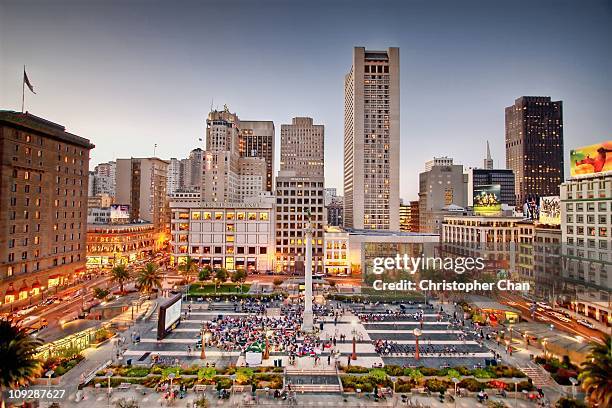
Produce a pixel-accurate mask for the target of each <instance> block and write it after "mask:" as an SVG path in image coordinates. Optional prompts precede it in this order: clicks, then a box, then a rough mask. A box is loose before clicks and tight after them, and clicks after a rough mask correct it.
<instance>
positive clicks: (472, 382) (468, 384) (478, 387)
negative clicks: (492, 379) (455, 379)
mask: <svg viewBox="0 0 612 408" xmlns="http://www.w3.org/2000/svg"><path fill="white" fill-rule="evenodd" d="M457 387H458V388H465V389H466V390H468V391H470V392H479V391H482V390H484V389H485V387H486V384H484V383H481V382H480V381H478V380H476V379H474V378H464V379H463V380H461V381H459V383H457Z"/></svg>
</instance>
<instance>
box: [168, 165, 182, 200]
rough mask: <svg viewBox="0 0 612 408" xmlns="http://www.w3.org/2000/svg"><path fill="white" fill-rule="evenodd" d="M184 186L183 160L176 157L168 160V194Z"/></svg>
mask: <svg viewBox="0 0 612 408" xmlns="http://www.w3.org/2000/svg"><path fill="white" fill-rule="evenodd" d="M181 188H182V185H181V161H180V160H179V159H177V158H175V157H173V158H171V159H170V160H169V161H168V178H167V182H166V194H168V195H169V196H170V195H173V194H174V193H175V192H176V191H178V190H180V189H181Z"/></svg>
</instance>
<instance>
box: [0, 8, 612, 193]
mask: <svg viewBox="0 0 612 408" xmlns="http://www.w3.org/2000/svg"><path fill="white" fill-rule="evenodd" d="M611 4H612V2H610V1H605V0H604V1H589V0H583V1H562V0H554V1H533V0H527V1H523V0H515V1H511V2H501V1H490V0H486V1H456V0H452V1H436V0H426V1H425V0H424V1H410V0H403V1H368V2H363V3H362V2H359V1H313V0H304V1H288V0H281V1H272V0H270V1H258V0H248V1H214V2H213V1H210V2H187V1H176V2H168V1H165V2H161V1H135V0H133V1H130V0H124V1H116V0H115V1H113V0H111V1H108V0H105V1H96V0H90V1H64V0H54V1H49V0H39V1H30V0H0V108H2V109H14V110H19V109H20V107H21V70H22V66H23V65H24V64H25V65H27V69H28V74H29V76H30V79H31V81H32V83H33V84H34V86H35V87H36V91H37V93H38V94H37V95H31V94H26V109H27V110H29V111H30V112H32V113H34V114H37V115H39V116H43V117H45V118H48V119H50V120H53V121H56V122H58V123H62V124H64V125H66V127H67V128H68V130H69V131H71V132H74V133H77V134H79V135H82V136H84V137H87V138H89V139H91V140H92V141H93V143H95V144H96V149H95V150H94V151H93V152H92V161H91V167H92V168H93V166H94V165H95V164H97V163H99V162H103V161H108V160H111V159H114V158H116V157H129V156H148V155H152V153H153V145H154V144H155V143H157V144H158V145H159V147H158V150H157V152H158V156H160V157H163V158H170V157H185V156H186V155H187V153H188V152H189V150H191V149H192V148H195V147H197V146H198V145H199V144H200V143H199V142H198V138H200V137H203V135H204V131H205V126H204V121H205V117H206V114H207V112H208V110H209V108H210V105H211V101H212V100H213V99H214V105H215V106H218V107H222V106H223V104H224V103H227V104H228V105H229V107H230V109H231V110H232V111H235V112H236V113H237V114H238V115H239V117H240V118H242V119H245V120H246V119H251V120H273V121H274V123H275V125H276V129H277V142H278V134H279V131H280V125H281V124H282V123H290V121H291V118H292V117H293V116H312V117H313V118H314V119H315V121H316V122H317V123H322V124H324V125H325V127H326V128H325V131H326V153H325V160H326V166H325V168H326V184H327V186H329V187H338V188H339V190H341V189H342V160H341V152H342V149H343V143H342V138H343V104H344V99H343V78H344V74H345V73H346V72H347V71H348V69H349V67H350V63H351V53H352V47H353V46H366V47H367V48H370V49H382V48H386V47H388V46H398V47H400V54H401V138H402V140H401V149H402V151H401V157H402V162H401V197H403V198H405V199H416V194H417V190H418V173H419V172H420V171H422V170H423V168H424V162H425V161H426V160H428V159H430V158H431V157H432V156H433V155H448V156H452V157H454V158H455V160H456V161H457V162H459V163H462V164H464V165H466V166H480V165H481V164H482V158H483V155H484V152H485V141H486V140H489V141H490V143H491V149H492V153H493V158H494V160H495V164H496V166H503V165H504V164H505V157H504V107H505V106H508V105H511V104H512V103H513V101H514V99H515V98H517V97H519V96H521V95H550V96H552V97H553V98H554V99H561V100H563V102H564V115H565V149H566V152H567V151H569V149H570V148H571V147H574V146H578V145H584V144H590V143H595V142H598V141H601V140H606V139H607V140H609V139H610V135H611V130H612V114H611V113H612V108H611V107H612V75H611V73H612V52H611V51H612V48H611V45H610V44H612V5H611ZM276 160H277V163H278V146H277V158H276ZM277 167H278V164H277ZM567 173H568V172H567V171H566V174H567Z"/></svg>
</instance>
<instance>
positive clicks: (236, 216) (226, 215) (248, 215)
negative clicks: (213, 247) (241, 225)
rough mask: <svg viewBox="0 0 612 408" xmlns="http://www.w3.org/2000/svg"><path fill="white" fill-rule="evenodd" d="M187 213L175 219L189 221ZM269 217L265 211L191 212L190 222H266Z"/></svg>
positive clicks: (182, 213) (181, 213) (180, 214)
mask: <svg viewBox="0 0 612 408" xmlns="http://www.w3.org/2000/svg"><path fill="white" fill-rule="evenodd" d="M189 214H190V213H189V212H179V213H178V217H177V218H176V219H179V220H188V219H189ZM269 217H270V213H269V212H267V211H260V212H243V211H238V212H234V211H228V212H224V211H215V212H211V211H192V212H191V219H192V220H205V221H208V220H213V219H214V220H215V221H222V220H227V221H234V220H238V221H244V220H248V221H257V220H259V221H268V219H269Z"/></svg>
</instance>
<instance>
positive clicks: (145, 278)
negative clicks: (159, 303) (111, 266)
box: [136, 262, 162, 293]
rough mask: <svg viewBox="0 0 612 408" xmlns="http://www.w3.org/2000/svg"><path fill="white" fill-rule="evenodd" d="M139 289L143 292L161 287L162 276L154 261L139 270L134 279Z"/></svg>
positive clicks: (149, 291)
mask: <svg viewBox="0 0 612 408" xmlns="http://www.w3.org/2000/svg"><path fill="white" fill-rule="evenodd" d="M136 281H137V283H138V286H139V287H140V290H142V291H143V292H144V293H151V292H152V291H153V288H157V289H161V287H162V276H161V273H160V271H159V268H158V267H157V265H156V264H155V263H154V262H149V263H147V264H146V265H145V267H144V268H143V269H142V270H141V271H140V273H139V274H138V277H137V279H136Z"/></svg>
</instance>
